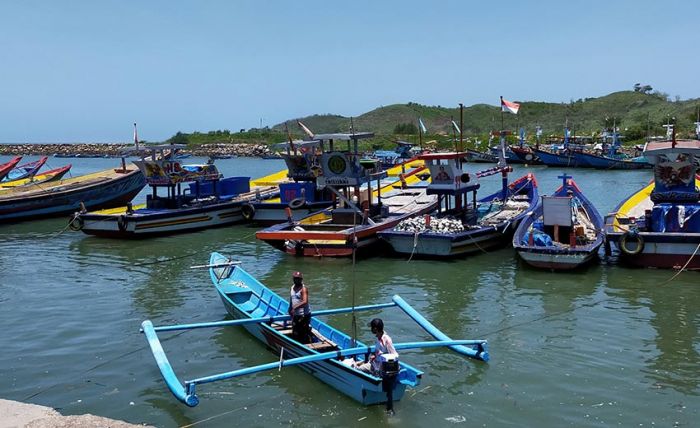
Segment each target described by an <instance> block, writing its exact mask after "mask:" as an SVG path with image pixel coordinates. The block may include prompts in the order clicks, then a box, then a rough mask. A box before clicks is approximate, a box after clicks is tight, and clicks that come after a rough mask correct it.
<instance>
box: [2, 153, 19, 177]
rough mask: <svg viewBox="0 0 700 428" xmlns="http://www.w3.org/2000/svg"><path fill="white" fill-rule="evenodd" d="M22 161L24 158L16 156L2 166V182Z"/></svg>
mask: <svg viewBox="0 0 700 428" xmlns="http://www.w3.org/2000/svg"><path fill="white" fill-rule="evenodd" d="M21 160H22V156H15V157H14V158H13V159H12V160H10V161H9V162H5V163H4V164H2V165H0V180H2V179H4V178H5V176H6V175H7V174H8V173H9V172H10V171H12V169H13V168H14V167H15V166H16V165H17V164H18V163H19V161H21Z"/></svg>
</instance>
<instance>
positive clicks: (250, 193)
mask: <svg viewBox="0 0 700 428" xmlns="http://www.w3.org/2000/svg"><path fill="white" fill-rule="evenodd" d="M181 147H184V146H180V145H173V144H166V145H161V146H149V147H148V149H147V150H145V151H144V152H143V156H142V159H141V160H139V161H134V164H136V165H137V166H138V167H139V169H140V170H141V171H142V172H143V174H144V176H145V177H146V182H147V183H148V185H150V186H151V188H152V194H150V195H148V196H147V197H146V205H145V206H139V207H133V206H131V205H127V206H126V207H123V208H121V209H118V210H103V211H96V212H89V211H81V212H77V213H75V215H74V216H73V217H72V218H71V219H70V221H69V225H70V226H71V228H72V229H74V230H82V231H83V232H84V233H86V234H89V235H95V236H103V237H111V238H141V237H149V236H155V235H164V234H173V233H184V232H191V231H195V230H201V229H206V228H212V227H218V226H225V225H230V224H233V223H236V222H241V221H243V215H242V211H241V207H242V206H243V205H244V204H245V203H246V202H249V201H251V200H254V199H256V198H257V199H264V198H272V197H276V196H278V195H279V188H278V187H277V186H276V185H273V186H259V187H255V188H251V187H250V177H228V178H222V175H221V174H220V173H219V171H218V169H217V168H216V166H215V165H214V164H213V163H207V164H203V165H199V164H197V165H184V164H181V163H180V162H179V161H178V158H177V154H176V153H177V151H178V149H180V148H181ZM146 154H150V155H149V156H146ZM183 184H185V185H186V187H183ZM158 189H161V190H162V189H165V193H166V194H165V195H162V194H161V195H159V194H158ZM161 193H162V192H161Z"/></svg>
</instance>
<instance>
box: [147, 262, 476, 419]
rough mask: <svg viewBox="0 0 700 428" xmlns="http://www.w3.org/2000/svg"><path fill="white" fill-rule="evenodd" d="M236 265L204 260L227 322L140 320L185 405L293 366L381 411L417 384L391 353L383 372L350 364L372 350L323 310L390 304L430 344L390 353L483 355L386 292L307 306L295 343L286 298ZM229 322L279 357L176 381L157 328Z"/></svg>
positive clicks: (412, 371)
mask: <svg viewBox="0 0 700 428" xmlns="http://www.w3.org/2000/svg"><path fill="white" fill-rule="evenodd" d="M238 264H239V263H238V262H234V261H231V260H230V259H229V258H227V257H225V256H223V255H221V254H219V253H212V255H211V257H210V263H209V265H207V266H205V267H208V268H209V272H210V276H211V279H212V282H213V283H214V286H215V287H216V290H217V292H218V294H219V296H220V297H221V300H222V302H223V304H224V306H225V307H226V310H227V312H228V313H229V315H230V316H231V317H233V318H234V319H233V320H226V321H215V322H206V323H198V324H184V325H174V326H161V327H154V326H153V323H152V322H151V321H149V320H146V321H144V322H143V323H142V324H141V327H142V329H141V331H142V332H143V333H144V334H145V335H146V338H147V340H148V343H149V345H150V348H151V352H152V353H153V357H154V358H155V360H156V362H157V364H158V368H159V369H160V372H161V374H162V376H163V379H164V380H165V383H166V384H167V386H168V388H169V389H170V392H172V394H173V395H174V396H175V397H176V398H177V399H178V400H179V401H181V402H183V403H185V404H186V405H188V406H191V407H193V406H196V405H197V404H198V403H199V398H198V397H197V392H196V388H197V385H201V384H206V383H212V382H217V381H222V380H226V379H233V378H236V377H240V376H244V375H249V374H253V373H258V372H263V371H267V370H275V369H281V368H283V367H290V366H294V365H297V366H299V367H300V368H301V369H302V370H304V371H306V372H308V373H310V374H312V375H313V376H315V377H316V378H318V379H319V380H321V381H322V382H325V383H326V384H328V385H330V386H332V387H334V388H335V389H337V390H339V391H340V392H342V393H344V394H346V395H348V396H349V397H352V398H353V399H355V400H356V401H358V402H360V403H362V404H364V405H372V404H380V403H387V408H388V409H391V405H392V402H393V401H394V400H400V399H401V398H402V397H403V395H404V392H405V390H406V387H415V386H417V385H418V384H419V383H420V380H421V377H422V375H423V372H422V371H420V370H418V369H416V368H414V367H412V366H410V365H408V364H406V363H404V362H403V361H398V358H392V359H390V360H387V362H386V363H385V365H384V370H383V371H382V373H379V374H371V373H366V372H363V371H361V370H359V369H357V368H356V367H355V363H359V362H362V361H365V360H366V358H367V357H368V356H369V354H371V353H372V352H373V351H374V347H373V346H370V345H366V344H364V343H362V342H359V341H357V340H355V338H353V337H351V336H349V335H347V334H345V333H343V332H341V331H339V330H337V329H335V328H333V327H332V326H330V325H328V324H326V323H325V322H323V321H321V320H320V318H321V317H322V316H325V315H333V314H341V313H353V316H354V313H355V312H360V311H367V310H378V309H384V308H390V307H398V308H400V309H401V310H402V311H403V312H404V313H405V314H406V315H408V317H410V318H411V319H413V320H414V321H415V322H416V323H418V325H419V326H421V327H422V328H423V329H424V330H425V331H426V332H428V333H429V334H430V335H431V336H433V337H434V338H435V339H437V341H428V342H408V343H395V344H394V347H395V348H396V349H397V350H405V349H416V348H429V347H442V346H447V347H448V348H449V349H451V350H453V351H455V352H457V353H459V354H461V355H464V356H467V357H470V358H474V359H477V360H482V361H488V359H489V353H488V349H487V342H486V340H452V339H450V338H449V337H448V336H447V335H446V334H445V333H443V332H441V331H440V330H439V329H438V328H437V327H435V326H434V325H433V324H431V323H430V322H429V321H428V320H427V319H425V318H424V317H423V316H422V315H421V314H419V313H418V312H417V311H416V310H415V309H413V308H412V307H411V306H410V305H409V304H408V303H406V301H404V300H403V299H402V298H401V297H399V296H394V297H393V298H392V301H391V302H390V303H384V304H375V305H367V306H354V307H348V308H337V309H327V310H318V311H314V313H313V317H312V318H311V327H312V333H313V340H312V342H311V343H309V344H302V343H300V342H297V341H296V340H294V339H293V338H292V337H291V328H289V326H288V323H287V322H288V321H289V320H290V317H289V315H288V309H289V302H288V299H285V298H282V297H280V296H278V295H277V294H275V293H274V292H272V291H271V290H270V289H268V288H267V287H265V286H264V285H263V284H261V283H260V282H259V281H258V280H256V279H255V278H253V277H252V276H251V275H250V274H248V273H247V272H246V271H245V270H243V268H241V267H240V266H239V265H238ZM229 326H242V327H244V328H245V329H246V330H247V331H248V332H249V333H250V334H252V335H253V336H255V337H256V338H257V339H258V340H260V341H261V342H263V343H264V344H265V345H267V347H268V348H270V349H272V351H273V352H274V353H275V355H279V360H278V361H275V362H271V363H268V364H262V365H258V366H253V367H245V368H240V369H236V370H232V371H228V372H224V373H219V374H214V375H209V376H204V377H199V378H196V379H192V380H188V381H185V382H184V383H183V382H182V381H180V379H178V377H177V375H176V374H175V372H174V370H173V368H172V366H171V364H170V362H169V361H168V358H167V356H166V355H165V351H164V350H163V347H162V346H161V342H160V339H159V337H158V333H159V332H166V331H176V330H192V329H198V328H214V327H229ZM363 356H364V359H363V358H362V357H363ZM358 358H359V359H358Z"/></svg>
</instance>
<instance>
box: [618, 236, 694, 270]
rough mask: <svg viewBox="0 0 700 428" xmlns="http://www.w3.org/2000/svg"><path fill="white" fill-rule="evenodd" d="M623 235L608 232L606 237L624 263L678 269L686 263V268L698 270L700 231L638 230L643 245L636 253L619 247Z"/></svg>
mask: <svg viewBox="0 0 700 428" xmlns="http://www.w3.org/2000/svg"><path fill="white" fill-rule="evenodd" d="M623 235H624V233H620V232H608V234H607V238H608V240H609V241H610V242H611V243H613V244H614V245H615V247H617V249H618V251H619V254H620V259H621V261H623V262H624V263H626V264H630V265H632V266H638V267H655V268H662V269H673V268H676V269H678V268H681V267H683V266H686V263H687V266H686V269H690V270H700V250H698V245H700V233H654V232H639V236H640V237H641V238H642V240H643V242H644V246H643V249H642V251H641V252H639V253H638V254H630V252H629V251H624V250H622V249H621V248H620V239H621V238H622V236H623ZM696 250H697V251H696ZM694 253H695V255H694V256H693V254H694ZM691 257H692V260H691ZM689 260H690V262H689Z"/></svg>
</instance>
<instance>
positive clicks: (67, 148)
mask: <svg viewBox="0 0 700 428" xmlns="http://www.w3.org/2000/svg"><path fill="white" fill-rule="evenodd" d="M144 147H148V145H144ZM131 150H134V145H133V144H114V143H77V144H65V143H59V144H29V143H28V144H0V155H10V156H18V155H23V156H54V157H64V158H119V157H121V156H122V153H124V152H125V151H131ZM179 153H181V154H183V155H192V156H211V157H220V158H225V157H234V156H240V157H262V156H268V155H270V154H271V153H272V152H271V151H270V148H269V147H268V146H266V145H264V144H203V145H201V146H197V147H192V148H189V147H188V148H184V149H182V150H180V151H179Z"/></svg>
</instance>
